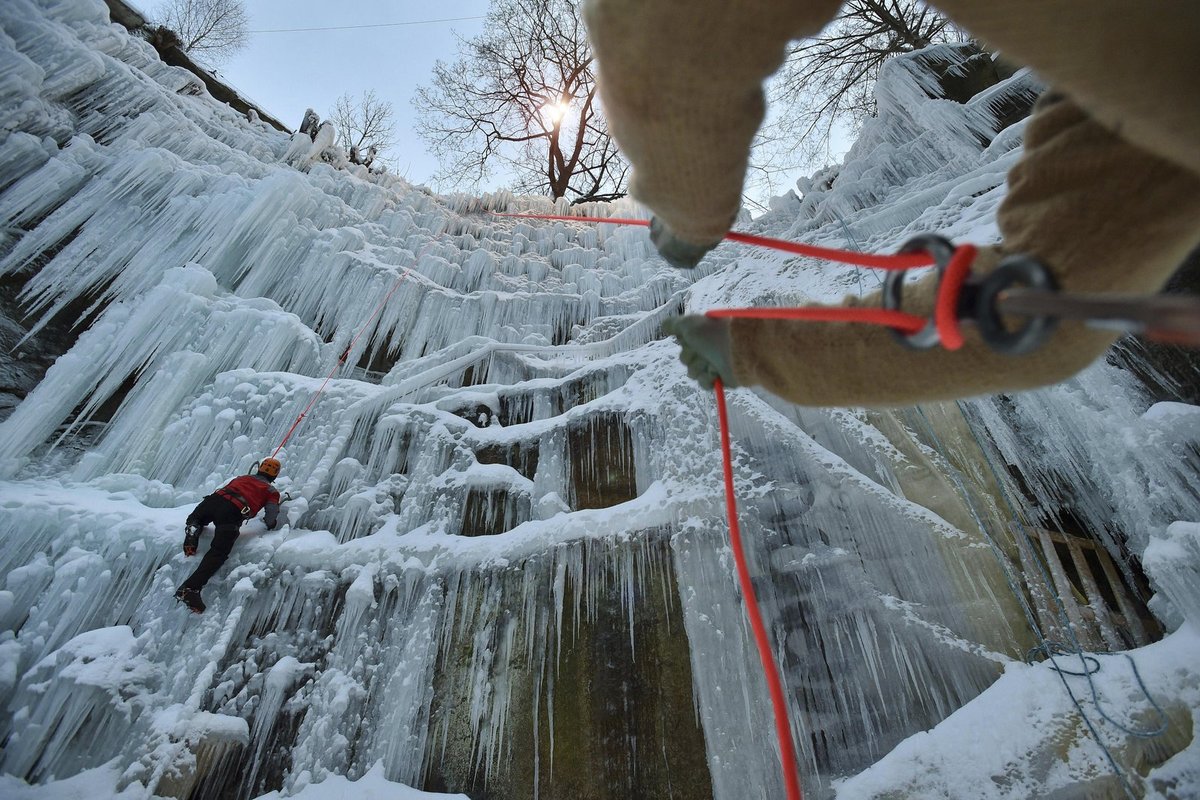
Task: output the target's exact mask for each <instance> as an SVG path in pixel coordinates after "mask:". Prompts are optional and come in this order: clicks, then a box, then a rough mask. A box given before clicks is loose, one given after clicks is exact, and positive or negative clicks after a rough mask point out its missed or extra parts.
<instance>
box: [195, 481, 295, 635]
mask: <svg viewBox="0 0 1200 800" xmlns="http://www.w3.org/2000/svg"><path fill="white" fill-rule="evenodd" d="M280 466H281V465H280V463H279V461H278V460H277V459H274V458H264V459H263V460H262V463H260V464H259V465H258V471H257V472H256V473H255V474H253V475H240V476H238V477H236V478H234V479H233V480H231V481H230V482H229V483H227V484H225V485H224V486H223V487H221V488H220V489H217V490H216V491H215V492H213V493H212V494H210V495H208V496H207V497H205V498H204V499H203V500H201V501H200V504H199V505H198V506H196V508H195V509H194V510H193V511H192V513H191V514H188V518H187V522H186V523H185V525H184V529H183V554H184V555H185V556H194V555H195V554H196V549H197V547H198V546H199V544H200V532H201V531H202V530H204V526H205V525H207V524H208V523H210V522H211V523H213V524H214V525H215V526H216V530H215V531H214V532H213V541H212V544H211V545H210V546H209V548H208V552H207V553H205V554H204V558H203V559H201V560H200V565H199V566H197V567H196V571H195V572H193V573H192V574H191V576H190V577H189V578H188V579H187V580H186V581H184V582H183V583H182V584H181V585H180V587H179V589H178V590H176V592H175V597H176V599H178V600H179V601H180V602H182V603H183V604H184V605H186V606H187V607H188V608H190V609H191V610H192V611H194V612H196V613H197V614H200V613H203V612H204V608H205V606H204V600H203V599H201V597H200V590H201V589H203V588H204V584H206V583H208V580H209V578H211V577H212V576H213V575H215V574H216V572H217V570H219V569H220V568H221V565H222V564H224V563H225V559H227V558H229V553H230V552H231V551H232V550H233V543H234V542H236V541H237V538H238V533H239V531H240V529H241V527H242V522H243V521H245V520H248V519H253V518H254V517H256V516H257V515H258V512H259V511H263V512H264V514H263V519H264V521H265V522H266V523H267V530H271V531H273V530H275V526H276V525H277V524H278V522H279V492H278V491H277V490H276V489H275V487H274V485H273V484H274V482H275V479H276V478H278V477H279V469H280Z"/></svg>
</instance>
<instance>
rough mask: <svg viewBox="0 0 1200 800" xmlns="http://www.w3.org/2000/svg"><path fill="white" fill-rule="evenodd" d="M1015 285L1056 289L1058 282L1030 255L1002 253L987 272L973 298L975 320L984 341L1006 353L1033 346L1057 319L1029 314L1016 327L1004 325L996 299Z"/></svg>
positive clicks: (1016, 354)
mask: <svg viewBox="0 0 1200 800" xmlns="http://www.w3.org/2000/svg"><path fill="white" fill-rule="evenodd" d="M1015 286H1021V287H1027V288H1030V289H1042V290H1046V291H1051V292H1053V291H1057V290H1058V283H1057V282H1056V281H1055V280H1054V275H1053V274H1052V273H1051V272H1050V270H1049V269H1047V267H1046V265H1045V264H1043V263H1042V262H1040V261H1038V260H1037V259H1035V258H1033V257H1032V256H1027V255H1012V256H1007V257H1005V258H1004V259H1003V260H1002V261H1001V262H1000V264H999V265H998V266H997V267H996V269H995V271H993V272H992V273H991V274H990V275H988V276H987V277H985V278H984V279H983V280H982V281H981V282H980V284H979V292H978V294H977V295H976V300H975V321H976V324H978V325H979V333H980V335H981V336H982V337H983V341H984V342H985V343H986V344H987V346H988V347H990V348H991V349H992V350H995V351H996V352H997V353H1003V354H1005V355H1011V356H1019V355H1024V354H1025V353H1029V352H1032V351H1033V350H1036V349H1037V348H1038V347H1039V346H1040V345H1041V344H1042V342H1044V341H1046V338H1047V337H1048V336H1049V335H1050V334H1051V333H1053V332H1054V329H1055V327H1056V326H1057V325H1058V320H1057V319H1056V318H1054V317H1047V316H1038V317H1029V318H1027V319H1026V320H1025V323H1024V324H1023V325H1021V327H1019V328H1017V329H1016V330H1011V331H1010V330H1009V329H1008V328H1006V327H1005V326H1004V319H1003V318H1002V317H1001V314H1000V310H999V309H998V308H996V299H997V298H998V297H999V296H1000V293H1001V292H1003V291H1005V290H1006V289H1011V288H1013V287H1015Z"/></svg>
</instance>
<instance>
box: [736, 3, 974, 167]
mask: <svg viewBox="0 0 1200 800" xmlns="http://www.w3.org/2000/svg"><path fill="white" fill-rule="evenodd" d="M966 38H967V36H966V35H965V33H964V32H963V31H962V30H961V29H960V28H958V27H957V26H955V25H954V24H953V23H952V22H951V21H950V19H949V18H948V17H945V16H943V15H942V14H941V13H939V12H938V11H936V10H935V9H933V8H931V7H929V6H927V5H925V4H924V3H922V2H919V0H849V1H848V2H847V3H846V4H845V5H843V6H842V8H841V10H840V11H839V12H838V16H837V17H836V18H835V19H834V21H833V22H831V23H830V24H829V25H827V26H826V27H825V29H824V30H822V31H821V32H820V33H819V34H818V35H816V36H814V37H812V38H810V39H803V40H800V41H798V42H795V43H794V44H793V45H792V47H791V50H790V52H789V53H788V56H787V59H786V60H785V62H784V65H783V67H782V68H781V69H780V71H779V72H778V73H777V74H776V76H775V78H774V79H773V80H772V82H771V85H770V95H771V108H772V109H773V111H774V112H775V114H774V115H773V118H772V119H771V121H770V123H769V124H768V125H767V126H765V127H764V129H763V131H762V132H761V133H760V137H759V140H758V142H757V143H756V148H757V154H756V158H755V162H756V164H755V167H756V169H757V171H758V173H759V175H758V177H759V178H760V179H762V177H763V175H766V174H769V173H771V172H778V171H783V170H787V169H789V168H786V167H785V168H777V167H773V166H771V165H773V164H775V163H776V162H783V161H788V162H800V163H808V164H813V163H814V162H817V161H819V160H820V159H821V158H822V156H828V147H829V142H830V139H831V137H832V136H833V135H834V134H835V132H836V131H838V130H839V128H842V129H845V130H846V131H847V132H853V131H855V130H857V128H858V127H859V126H860V125H861V124H862V122H863V121H864V120H866V119H868V118H869V117H871V116H873V115H874V114H875V94H874V89H875V80H876V78H878V77H879V68H880V67H882V66H883V64H884V63H885V62H887V60H888V59H890V58H892V57H894V56H897V55H900V54H902V53H910V52H913V51H915V50H920V49H922V48H924V47H928V46H929V45H931V44H935V43H938V42H947V41H964V40H966ZM768 182H769V181H768Z"/></svg>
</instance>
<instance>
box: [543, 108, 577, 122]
mask: <svg viewBox="0 0 1200 800" xmlns="http://www.w3.org/2000/svg"><path fill="white" fill-rule="evenodd" d="M570 110H571V105H570V104H569V103H547V104H546V105H544V106H542V116H543V117H544V118H545V120H546V122H548V123H550V124H551V125H557V124H558V123H560V122H562V119H563V117H565V116H566V115H567V112H568V111H570Z"/></svg>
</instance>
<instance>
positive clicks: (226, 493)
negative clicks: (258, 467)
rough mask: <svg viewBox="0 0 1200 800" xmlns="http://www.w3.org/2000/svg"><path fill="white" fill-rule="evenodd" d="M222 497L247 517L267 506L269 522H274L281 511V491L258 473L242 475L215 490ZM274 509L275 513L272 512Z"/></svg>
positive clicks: (255, 514) (253, 515)
mask: <svg viewBox="0 0 1200 800" xmlns="http://www.w3.org/2000/svg"><path fill="white" fill-rule="evenodd" d="M213 494H215V495H217V496H218V497H220V498H223V499H225V500H228V501H229V502H230V503H233V505H234V506H235V507H236V508H237V509H238V510H239V511H240V512H241V513H242V516H243V517H245V518H246V519H251V518H253V517H255V516H257V515H258V512H259V511H260V510H261V509H262V508H263V507H266V509H267V524H268V525H270V524H271V523H272V522H274V516H275V514H277V513H278V512H279V492H277V491H276V490H275V487H273V486H272V485H271V484H270V483H268V482H267V481H265V480H263V479H262V478H260V477H258V476H257V475H241V476H239V477H237V478H234V479H233V480H231V481H230V482H229V483H227V484H225V486H223V487H222V488H220V489H217V491H215V492H213ZM272 511H274V512H275V514H273V513H271V512H272Z"/></svg>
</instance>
